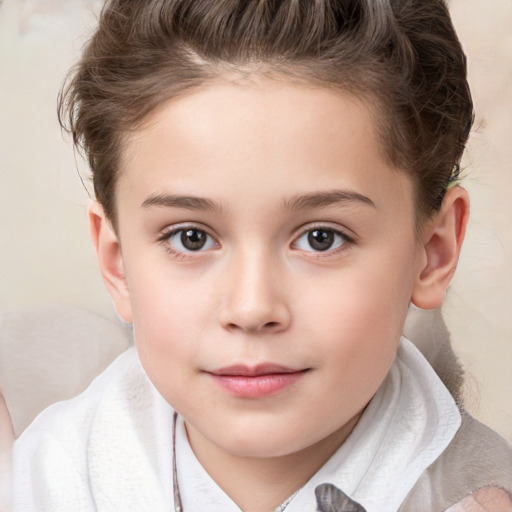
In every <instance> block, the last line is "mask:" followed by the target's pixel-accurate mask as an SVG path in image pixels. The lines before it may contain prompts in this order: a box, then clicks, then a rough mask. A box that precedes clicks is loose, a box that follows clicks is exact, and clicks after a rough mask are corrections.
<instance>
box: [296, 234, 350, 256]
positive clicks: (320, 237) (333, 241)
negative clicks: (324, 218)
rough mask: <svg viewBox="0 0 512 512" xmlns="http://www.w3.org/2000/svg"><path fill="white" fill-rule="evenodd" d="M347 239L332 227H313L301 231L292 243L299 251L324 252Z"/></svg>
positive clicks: (340, 244) (335, 247)
mask: <svg viewBox="0 0 512 512" xmlns="http://www.w3.org/2000/svg"><path fill="white" fill-rule="evenodd" d="M348 241H349V240H348V238H347V237H345V236H344V235H343V234H342V233H340V232H339V231H336V230H334V229H328V228H315V229H310V230H309V231H306V232H305V233H303V234H302V235H301V236H300V237H299V238H297V240H296V242H295V244H294V245H295V247H296V248H297V249H300V250H301V251H308V252H325V251H330V250H331V251H332V250H334V249H338V247H341V246H342V245H343V244H344V243H346V242H348Z"/></svg>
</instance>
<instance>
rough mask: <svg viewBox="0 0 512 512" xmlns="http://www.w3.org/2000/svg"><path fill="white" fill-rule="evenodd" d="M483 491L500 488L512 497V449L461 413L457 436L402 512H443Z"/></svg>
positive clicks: (422, 478) (413, 492) (420, 480)
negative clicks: (467, 497)
mask: <svg viewBox="0 0 512 512" xmlns="http://www.w3.org/2000/svg"><path fill="white" fill-rule="evenodd" d="M483 487H498V488H500V489H503V490H505V491H507V492H508V493H509V494H510V495H511V496H512V447H511V446H510V445H509V444H508V443H507V442H506V441H505V440H504V439H503V438H501V437H500V436H499V435H498V434H496V433H495V432H494V431H492V430H491V429H490V428H488V427H486V426H485V425H483V424H482V423H480V422H479V421H477V420H475V419H474V418H473V417H472V416H470V415H469V414H468V413H467V412H466V411H462V425H461V427H460V429H459V431H458V432H457V435H456V436H455V438H454V439H453V441H452V442H451V443H450V445H449V446H448V448H447V449H446V450H445V451H444V452H443V454H442V455H441V456H440V457H439V458H438V459H437V460H436V462H434V463H433V464H432V465H431V466H430V467H429V468H428V469H427V470H426V471H425V472H424V473H423V474H422V476H421V477H420V479H419V480H418V482H417V483H416V485H415V486H414V487H413V489H412V490H411V492H410V493H409V494H408V496H407V498H406V499H405V501H404V502H403V503H402V506H401V507H400V509H399V512H412V511H414V512H442V511H444V510H446V509H448V508H449V507H451V506H452V505H454V504H456V503H458V502H459V501H461V500H462V499H464V498H465V497H466V496H469V495H470V494H473V493H474V492H476V491H478V490H479V489H482V488H483Z"/></svg>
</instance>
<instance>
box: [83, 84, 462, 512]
mask: <svg viewBox="0 0 512 512" xmlns="http://www.w3.org/2000/svg"><path fill="white" fill-rule="evenodd" d="M375 127H376V123H375V112H374V110H373V108H372V105H371V104H369V103H368V102H366V103H365V102H362V101H359V100H357V99H356V98H354V97H353V96H350V95H348V94H345V93H334V92H332V91H328V90H325V89H321V88H315V87H310V86H308V85H303V84H302V85H301V84H292V83H288V82H286V81H275V80H270V79H258V78H254V79H253V80H252V81H250V82H249V83H247V82H246V83H245V84H244V85H240V84H238V83H236V82H235V81H226V82H222V83H213V84H209V85H208V86H205V87H203V88H201V89H197V90H195V91H194V92H193V93H189V94H188V95H186V96H183V97H180V98H179V99H175V100H173V101H171V102H169V103H166V104H165V105H162V106H161V108H160V109H159V110H158V111H157V112H155V113H154V114H153V115H152V116H151V117H150V118H149V119H148V120H147V123H145V125H144V127H142V128H141V129H139V130H138V131H136V132H135V133H133V134H131V135H130V137H129V139H127V141H126V144H125V153H124V159H123V166H122V172H121V176H120V180H119V182H118V185H117V190H116V194H117V215H118V229H117V232H114V230H112V229H111V227H110V223H109V221H108V219H106V218H105V216H104V214H103V211H102V209H101V207H100V206H99V205H98V204H95V205H93V207H92V208H91V211H90V220H91V233H92V237H93V241H94V243H95V245H96V248H97V251H98V258H99V262H100V267H101V270H102V274H103V277H104V280H105V282H106V284H107V287H108V289H109V291H110V293H111V295H112V297H113V300H114V303H115V305H116V308H117V311H118V313H119V314H120V316H121V317H122V318H123V319H124V320H125V321H126V322H130V323H133V327H134V333H135V340H136V345H137V349H138V352H139V355H140V359H141V361H142V364H143V366H144V368H145V370H146V372H147V374H148V376H149V377H150V379H151V380H152V382H153V383H154V385H155V386H156V387H157V389H158V390H159V391H160V392H161V394H162V395H163V396H164V397H165V398H166V399H167V400H168V402H169V403H170V404H171V405H172V406H173V407H174V408H175V409H176V410H178V412H179V413H180V414H181V415H182V416H183V417H184V419H185V423H186V427H187V432H188V436H189V440H190V443H191V446H192V448H193V450H194V452H195V454H196V456H197V458H198V460H199V461H200V462H201V464H202V465H203V466H204V467H205V469H206V470H207V471H208V472H209V474H210V475H211V476H212V478H213V479H214V480H215V481H216V482H217V483H218V484H219V485H220V487H221V488H222V489H223V490H224V491H225V492H226V493H227V494H228V495H229V496H230V497H231V498H232V499H233V500H234V501H235V503H237V505H238V506H239V507H240V508H241V509H242V510H244V511H245V512H253V511H254V512H257V511H258V512H261V511H268V510H272V509H273V508H274V507H275V506H277V505H278V504H279V503H281V502H282V501H283V500H284V499H286V498H287V497H288V496H289V495H290V494H291V493H292V492H294V491H295V490H296V489H297V488H299V487H300V486H301V485H303V484H304V483H305V482H306V481H307V480H308V479H309V478H310V477H311V476H312V475H313V474H314V473H315V472H316V471H317V470H318V469H319V467H321V466H322V464H323V463H324V462H325V461H326V460H327V459H328V458H329V457H330V455H332V453H333V452H334V451H335V450H336V449H337V448H338V447H339V446H340V445H341V444H342V443H343V441H344V440H345V439H346V438H347V436H348V435H349V434H350V432H351V430H352V429H353V427H354V425H355V424H356V423H357V421H358V419H359V417H360V415H361V414H362V412H363V411H364V408H365V406H366V405H367V403H368V402H369V401H370V399H371V397H372V396H373V395H374V393H375V392H376V390H377V389H378V387H379V386H380V384H381V383H382V381H383V379H384V377H385V375H386V373H387V372H388V370H389V368H390V366H391V364H392V361H393V358H394V355H395V351H396V348H397V345H398V343H399V339H400V335H401V332H402V328H403V324H404V321H405V317H406V314H407V310H408V306H409V303H410V302H411V301H413V302H414V303H415V304H416V305H417V306H419V307H423V308H429V307H430V308H431V307H437V306H439V305H440V303H441V301H442V298H443V296H444V292H445V290H446V288H447V286H448V283H449V281H450V278H451V276H452V274H453V271H454V269H455V266H456V263H457V259H458V255H459V251H460V246H461V244H462V240H463V237H464V231H465V226H466V222H467V216H468V199H467V194H466V193H465V191H464V190H463V189H461V188H459V187H456V188H454V189H452V190H450V191H449V193H448V194H447V196H446V198H445V201H444V204H443V207H442V209H441V211H440V212H439V214H438V215H437V216H436V217H435V218H434V220H432V221H430V222H428V223H427V224H426V225H425V226H424V228H423V231H422V234H421V236H420V237H418V236H417V234H416V233H415V218H416V217H415V215H416V212H415V205H414V203H413V188H412V183H411V180H410V178H409V177H408V176H407V175H406V173H404V172H401V171H399V170H397V169H394V168H392V167H391V166H390V165H389V164H388V163H387V160H386V158H385V155H384V151H383V148H382V147H381V145H380V142H379V140H380V139H379V137H378V134H377V133H376V131H375V130H376V128H375ZM184 197H186V198H187V199H183V198H184ZM191 197H192V198H193V199H190V198H191ZM198 198H200V200H198ZM183 228H187V229H190V228H193V229H196V230H202V232H203V233H204V234H207V235H208V238H207V243H206V244H205V246H204V247H203V248H202V249H201V250H196V251H190V250H186V248H185V247H184V246H183V245H182V244H181V238H180V237H181V233H182V231H181V232H180V231H177V230H179V229H183ZM314 229H322V230H323V231H324V232H325V233H329V234H331V235H332V236H333V237H334V244H333V245H332V247H331V248H329V249H328V250H325V251H318V250H315V248H314V247H312V246H311V244H310V242H309V241H308V233H311V232H312V231H313V230H314ZM205 236H206V235H205ZM264 362H265V363H274V364H279V365H283V366H286V367H287V368H291V369H294V370H300V371H301V372H302V373H301V374H300V377H299V379H298V380H297V381H296V382H295V383H294V384H292V385H290V386H288V387H286V388H285V389H283V390H281V391H279V392H278V393H275V394H272V395H271V396H265V397H262V398H240V397H235V396H232V395H231V394H230V393H228V392H226V391H225V390H224V389H223V388H221V387H219V386H218V385H217V384H216V382H215V379H213V378H212V376H211V374H210V372H212V371H213V370H215V369H218V368H222V367H226V366H230V365H233V364H245V365H249V366H253V365H256V364H259V363H264Z"/></svg>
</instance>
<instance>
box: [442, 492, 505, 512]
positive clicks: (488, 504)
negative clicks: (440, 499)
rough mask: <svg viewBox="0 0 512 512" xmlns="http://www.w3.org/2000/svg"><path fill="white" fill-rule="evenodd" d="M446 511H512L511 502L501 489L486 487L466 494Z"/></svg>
mask: <svg viewBox="0 0 512 512" xmlns="http://www.w3.org/2000/svg"><path fill="white" fill-rule="evenodd" d="M446 512H512V502H511V501H510V495H509V494H508V493H507V492H506V491H504V490H503V489H498V488H496V487H486V488H484V489H480V490H479V491H477V492H475V493H473V494H471V495H470V496H467V497H466V498H464V499H463V500H462V501H460V502H459V503H457V504H456V505H453V506H451V507H450V508H449V509H448V510H447V511H446Z"/></svg>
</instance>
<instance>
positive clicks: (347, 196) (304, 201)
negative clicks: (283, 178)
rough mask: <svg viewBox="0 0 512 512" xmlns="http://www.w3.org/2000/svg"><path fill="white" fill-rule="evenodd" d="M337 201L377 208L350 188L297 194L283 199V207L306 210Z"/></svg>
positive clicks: (368, 199)
mask: <svg viewBox="0 0 512 512" xmlns="http://www.w3.org/2000/svg"><path fill="white" fill-rule="evenodd" d="M339 203H361V204H364V205H368V206H371V207H372V208H375V209H377V206H375V203H374V202H373V201H372V200H371V199H370V198H369V197H366V196H363V195H362V194H359V193H358V192H353V191H351V190H329V191H328V192H314V193H311V194H298V195H296V196H293V197H291V198H288V199H285V200H284V201H283V205H284V207H285V209H287V210H291V211H297V210H308V209H311V208H320V207H326V206H331V205H334V204H339Z"/></svg>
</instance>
